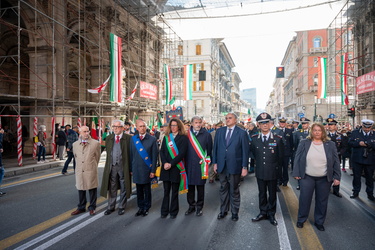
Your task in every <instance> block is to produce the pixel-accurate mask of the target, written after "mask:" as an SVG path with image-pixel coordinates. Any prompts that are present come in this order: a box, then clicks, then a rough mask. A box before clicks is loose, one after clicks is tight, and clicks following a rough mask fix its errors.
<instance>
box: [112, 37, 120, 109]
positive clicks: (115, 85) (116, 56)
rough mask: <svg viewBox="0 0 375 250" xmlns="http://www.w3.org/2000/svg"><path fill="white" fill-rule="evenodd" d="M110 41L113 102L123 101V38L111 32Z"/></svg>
mask: <svg viewBox="0 0 375 250" xmlns="http://www.w3.org/2000/svg"><path fill="white" fill-rule="evenodd" d="M109 41H110V46H109V48H110V66H111V85H110V86H111V93H110V99H109V100H110V101H111V102H121V99H122V96H121V94H122V91H121V90H122V84H121V83H122V74H121V54H122V45H121V38H120V37H118V36H116V35H115V34H112V33H110V34H109Z"/></svg>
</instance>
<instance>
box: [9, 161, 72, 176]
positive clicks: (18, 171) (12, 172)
mask: <svg viewBox="0 0 375 250" xmlns="http://www.w3.org/2000/svg"><path fill="white" fill-rule="evenodd" d="M64 164H65V161H63V162H48V163H43V164H32V165H29V166H26V167H13V168H5V175H4V177H12V176H16V175H22V174H27V173H31V172H36V171H40V170H45V169H49V168H57V167H63V166H64Z"/></svg>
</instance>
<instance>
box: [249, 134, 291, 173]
mask: <svg viewBox="0 0 375 250" xmlns="http://www.w3.org/2000/svg"><path fill="white" fill-rule="evenodd" d="M262 137H263V134H262V133H259V134H258V135H253V136H252V137H251V143H250V149H251V151H252V152H253V154H254V157H255V176H256V177H257V178H259V179H262V180H276V179H277V174H278V169H279V168H280V167H281V166H282V164H283V158H284V143H283V140H282V138H281V136H278V135H276V134H273V133H271V134H270V136H269V138H268V141H267V142H263V141H262V140H263V138H262Z"/></svg>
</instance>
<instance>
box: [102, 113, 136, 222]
mask: <svg viewBox="0 0 375 250" xmlns="http://www.w3.org/2000/svg"><path fill="white" fill-rule="evenodd" d="M112 129H113V132H114V133H113V134H110V135H109V136H107V138H106V140H105V141H106V151H107V158H106V162H105V167H104V172H103V180H102V187H101V189H100V195H101V196H103V197H107V194H108V196H109V197H108V207H107V210H106V211H105V212H104V214H105V215H109V214H111V213H112V212H113V211H115V207H116V198H117V190H118V189H120V190H121V192H120V201H119V210H118V214H119V215H123V214H124V213H125V206H126V202H127V199H128V198H130V196H131V193H132V189H131V178H130V145H129V144H130V140H131V138H132V136H131V135H128V134H125V133H124V122H123V121H120V120H115V121H113V122H112ZM118 185H120V187H118Z"/></svg>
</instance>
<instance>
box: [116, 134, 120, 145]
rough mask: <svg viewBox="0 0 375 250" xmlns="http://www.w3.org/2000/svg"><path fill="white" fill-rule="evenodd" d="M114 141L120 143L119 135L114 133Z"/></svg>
mask: <svg viewBox="0 0 375 250" xmlns="http://www.w3.org/2000/svg"><path fill="white" fill-rule="evenodd" d="M116 143H120V136H119V135H116Z"/></svg>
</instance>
